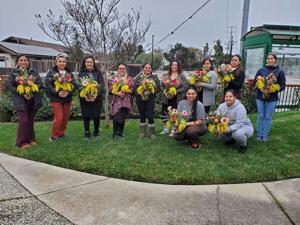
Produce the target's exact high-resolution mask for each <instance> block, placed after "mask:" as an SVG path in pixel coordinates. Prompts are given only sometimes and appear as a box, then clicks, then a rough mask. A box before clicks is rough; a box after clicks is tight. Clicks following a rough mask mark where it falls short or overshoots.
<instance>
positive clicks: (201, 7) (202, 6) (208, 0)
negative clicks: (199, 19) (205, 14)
mask: <svg viewBox="0 0 300 225" xmlns="http://www.w3.org/2000/svg"><path fill="white" fill-rule="evenodd" d="M210 1H211V0H207V1H206V2H205V3H203V4H202V5H201V6H200V7H199V8H198V9H197V10H196V11H195V12H194V13H193V14H192V15H191V16H189V17H188V18H187V19H186V20H184V21H183V22H182V23H181V24H180V25H178V26H177V27H176V28H175V29H173V30H172V31H171V32H170V33H169V34H167V35H166V36H164V37H163V38H161V39H160V40H159V41H158V42H156V43H155V44H154V45H153V47H155V46H157V45H159V44H160V43H161V42H163V41H164V40H166V39H167V38H168V37H170V36H171V35H173V34H174V33H175V32H176V31H177V30H178V29H179V28H180V27H182V26H183V25H184V24H185V23H186V22H187V21H189V20H190V19H192V18H193V16H194V15H196V14H197V13H198V12H199V11H200V10H201V9H203V8H204V7H205V6H206V5H207V4H208V3H209V2H210ZM147 47H148V46H147ZM149 50H151V48H150V49H148V51H149Z"/></svg>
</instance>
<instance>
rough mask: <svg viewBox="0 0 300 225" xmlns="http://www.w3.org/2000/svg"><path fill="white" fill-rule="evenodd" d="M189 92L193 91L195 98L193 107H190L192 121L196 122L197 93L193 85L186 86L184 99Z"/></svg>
mask: <svg viewBox="0 0 300 225" xmlns="http://www.w3.org/2000/svg"><path fill="white" fill-rule="evenodd" d="M189 90H193V91H195V93H196V95H197V97H196V98H195V100H194V101H193V105H192V121H196V120H197V106H198V93H197V88H196V86H194V85H190V86H188V88H187V89H186V92H185V97H186V95H187V93H188V91H189Z"/></svg>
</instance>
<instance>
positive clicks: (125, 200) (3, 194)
mask: <svg viewBox="0 0 300 225" xmlns="http://www.w3.org/2000/svg"><path fill="white" fill-rule="evenodd" d="M0 164H1V166H2V168H0V177H1V180H0V224H1V225H4V224H5V225H6V224H20V225H21V224H22V225H23V224H43V225H44V224H72V223H74V224H84V225H90V224H93V225H94V224H95V225H98V224H99V225H102V224H103V225H110V224H113V225H115V224H126V225H127V224H136V225H143V224H147V225H148V224H149V225H152V224H153V225H160V224H168V225H173V224H174V225H175V224H184V225H189V224H200V225H201V224H205V225H206V224H207V225H208V224H209V225H214V224H216V225H217V224H218V225H219V224H220V225H221V224H222V225H227V224H228V225H235V224H236V225H240V224H251V225H253V224H261V225H276V224H278V225H284V224H287V225H288V224H300V179H291V180H286V181H278V182H271V183H253V184H233V185H194V186H185V185H161V184H148V183H140V182H132V181H125V180H119V179H114V178H107V177H102V176H96V175H91V174H87V173H81V172H77V171H73V170H68V169H63V168H59V167H55V166H51V165H47V164H44V163H39V162H34V161H29V160H25V159H21V158H17V157H13V156H9V155H7V154H3V153H0ZM33 221H34V222H33Z"/></svg>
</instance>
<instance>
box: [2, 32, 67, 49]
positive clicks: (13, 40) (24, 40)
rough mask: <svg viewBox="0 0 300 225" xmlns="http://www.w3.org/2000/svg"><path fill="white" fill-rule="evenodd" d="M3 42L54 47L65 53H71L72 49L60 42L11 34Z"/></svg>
mask: <svg viewBox="0 0 300 225" xmlns="http://www.w3.org/2000/svg"><path fill="white" fill-rule="evenodd" d="M3 42H9V43H15V44H18V43H19V44H24V45H32V46H37V47H45V48H51V49H54V50H56V51H58V52H63V53H69V52H70V49H69V48H67V47H65V46H63V45H60V44H55V43H49V42H44V41H36V40H32V39H27V38H20V37H14V36H10V37H8V38H6V39H4V40H3Z"/></svg>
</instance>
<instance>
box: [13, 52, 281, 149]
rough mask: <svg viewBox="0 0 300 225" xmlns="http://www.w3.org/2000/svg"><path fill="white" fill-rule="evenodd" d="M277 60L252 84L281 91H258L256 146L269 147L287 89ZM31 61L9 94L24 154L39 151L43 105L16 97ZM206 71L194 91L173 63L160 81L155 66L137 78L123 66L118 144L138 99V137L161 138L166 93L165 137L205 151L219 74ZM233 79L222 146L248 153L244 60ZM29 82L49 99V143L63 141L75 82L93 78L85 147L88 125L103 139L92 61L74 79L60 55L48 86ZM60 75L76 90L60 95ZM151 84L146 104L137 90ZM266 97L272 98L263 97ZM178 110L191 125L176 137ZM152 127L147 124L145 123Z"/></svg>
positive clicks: (207, 67)
mask: <svg viewBox="0 0 300 225" xmlns="http://www.w3.org/2000/svg"><path fill="white" fill-rule="evenodd" d="M276 61H277V57H276V55H274V54H272V53H270V54H269V55H268V57H267V65H266V66H265V67H263V68H261V69H259V70H258V72H257V74H256V76H255V78H254V84H255V83H256V81H257V79H258V77H259V78H261V77H265V78H267V77H268V75H269V74H270V73H272V74H274V75H275V77H276V82H277V83H278V84H279V85H280V90H278V91H276V92H272V93H265V92H268V89H259V88H257V89H256V90H257V98H256V104H257V109H258V117H257V140H258V141H267V140H268V135H269V131H270V127H271V122H272V112H273V111H274V109H275V107H276V104H277V102H278V93H279V92H280V91H282V90H284V88H285V74H284V72H283V71H282V70H281V69H280V68H279V67H278V66H277V65H276ZM29 64H30V63H29V58H28V57H27V56H25V55H20V56H19V57H18V59H17V67H16V69H15V70H14V71H12V72H11V73H10V75H9V78H8V88H9V89H10V90H11V91H12V92H13V95H14V98H13V103H14V107H15V110H16V111H17V114H18V123H19V124H18V132H17V141H16V145H17V147H20V148H28V147H30V146H32V145H36V139H35V134H34V126H33V125H34V115H35V113H36V112H37V110H38V109H39V107H41V105H42V97H41V94H40V92H36V93H34V94H33V95H31V96H30V97H29V96H28V95H22V94H20V93H19V92H18V90H17V88H18V82H16V81H17V78H18V76H19V71H20V69H21V70H24V69H27V70H28V71H29ZM201 67H202V69H203V71H205V72H206V74H207V75H208V81H207V82H197V83H196V85H189V82H188V80H187V78H186V77H185V75H184V74H183V73H182V68H181V65H180V62H179V61H177V60H173V61H171V62H170V65H169V70H168V73H167V74H164V75H163V77H162V80H159V78H158V77H157V75H155V74H152V66H151V64H145V65H143V70H142V72H141V73H140V74H138V75H137V76H136V77H134V78H133V77H131V76H129V75H128V74H127V66H126V64H124V63H121V64H119V65H118V67H117V73H116V75H114V76H113V77H112V78H111V79H110V82H109V85H108V86H109V91H110V94H111V111H112V118H113V138H115V139H120V138H123V137H124V127H125V122H126V119H127V118H128V115H129V114H130V112H131V110H132V108H133V99H134V96H135V101H136V105H137V108H138V111H139V115H140V125H139V127H140V132H139V137H140V138H144V137H146V136H147V133H148V132H147V131H148V130H149V136H150V138H151V139H152V140H155V139H156V138H157V136H156V129H155V123H154V108H155V97H156V95H157V94H161V93H162V121H163V124H164V127H163V131H162V132H161V134H162V135H164V134H168V135H170V136H173V138H174V139H175V140H188V141H189V142H190V144H191V146H192V147H193V148H198V147H199V146H200V145H201V141H200V136H203V135H204V134H206V133H207V124H206V121H205V118H206V114H207V113H208V112H209V111H210V108H211V106H213V105H215V104H216V100H215V99H216V96H215V95H216V88H217V81H218V75H217V74H216V72H215V70H214V68H213V63H212V61H211V60H210V59H205V60H204V61H203V62H202V65H201ZM231 67H232V71H231V72H232V75H233V79H232V80H231V81H230V82H229V83H228V85H226V87H225V88H224V96H223V100H222V102H223V103H221V104H220V105H219V107H218V108H217V112H218V113H221V114H222V115H226V116H227V117H228V118H229V126H228V129H227V130H226V132H224V133H223V134H222V138H223V139H224V143H225V144H227V145H230V144H238V146H239V151H240V152H245V151H246V150H247V140H248V138H249V137H250V136H252V134H253V126H252V123H251V121H250V120H249V118H248V116H247V112H246V109H245V107H244V106H243V104H242V103H241V101H240V99H242V98H243V96H242V87H243V83H244V80H245V72H244V70H243V67H242V61H241V57H240V56H239V55H234V56H233V57H232V60H231ZM30 71H31V72H30V76H31V78H33V79H34V82H35V84H36V85H38V88H39V89H42V88H43V87H45V89H46V92H47V94H48V96H49V98H50V102H51V108H52V111H53V115H54V117H53V122H52V129H51V136H50V138H49V140H50V141H57V140H59V139H61V138H65V130H66V128H67V123H68V120H69V117H70V112H71V103H72V98H73V92H74V91H75V89H76V83H77V82H76V80H77V79H80V78H84V77H86V76H92V77H93V79H94V80H95V81H97V83H98V91H97V95H96V96H92V97H80V106H81V112H82V118H83V124H84V130H85V138H86V140H87V141H89V140H90V138H91V133H90V121H91V120H93V122H94V132H93V135H94V137H95V138H98V137H99V124H100V113H101V109H102V96H103V91H104V81H103V77H102V75H101V72H100V70H99V69H98V68H97V66H96V63H95V60H94V58H93V57H92V56H88V57H86V58H85V59H84V60H83V63H82V66H81V69H80V72H79V74H78V78H75V77H74V76H73V74H72V72H71V71H70V70H69V69H68V68H67V66H66V57H65V56H64V55H58V56H57V57H56V60H55V66H54V67H53V68H52V69H50V70H49V72H48V73H47V75H46V79H45V84H44V85H43V84H42V80H41V78H40V76H39V74H38V73H37V72H36V71H34V70H30ZM57 74H68V79H69V83H70V84H71V85H72V87H73V88H71V89H70V90H69V91H66V90H63V91H62V90H59V89H57V88H56V85H55V82H56V79H57V77H56V76H57ZM145 80H147V82H148V83H149V82H150V83H151V84H153V87H154V88H153V90H152V91H151V93H148V95H147V98H145V97H144V96H143V95H141V94H138V91H137V89H138V88H139V87H140V85H141V84H143V82H144V81H145ZM116 83H117V84H123V85H124V84H126V87H127V88H126V90H125V89H124V90H123V89H122V88H120V89H117V91H116V90H114V87H115V84H116ZM170 84H172V85H173V86H174V87H175V88H176V91H175V93H173V95H171V96H170V95H169V93H168V92H167V91H166V90H167V89H168V87H169V86H170ZM266 94H268V96H269V97H268V98H265V97H264V96H265V95H266ZM169 108H175V109H177V110H178V112H179V113H180V114H181V115H182V116H183V117H184V118H185V120H186V121H187V123H186V127H185V129H184V130H183V131H181V132H176V131H174V130H171V131H170V129H168V128H167V125H166V121H167V119H168V113H169V111H168V109H169ZM147 121H148V123H147Z"/></svg>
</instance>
